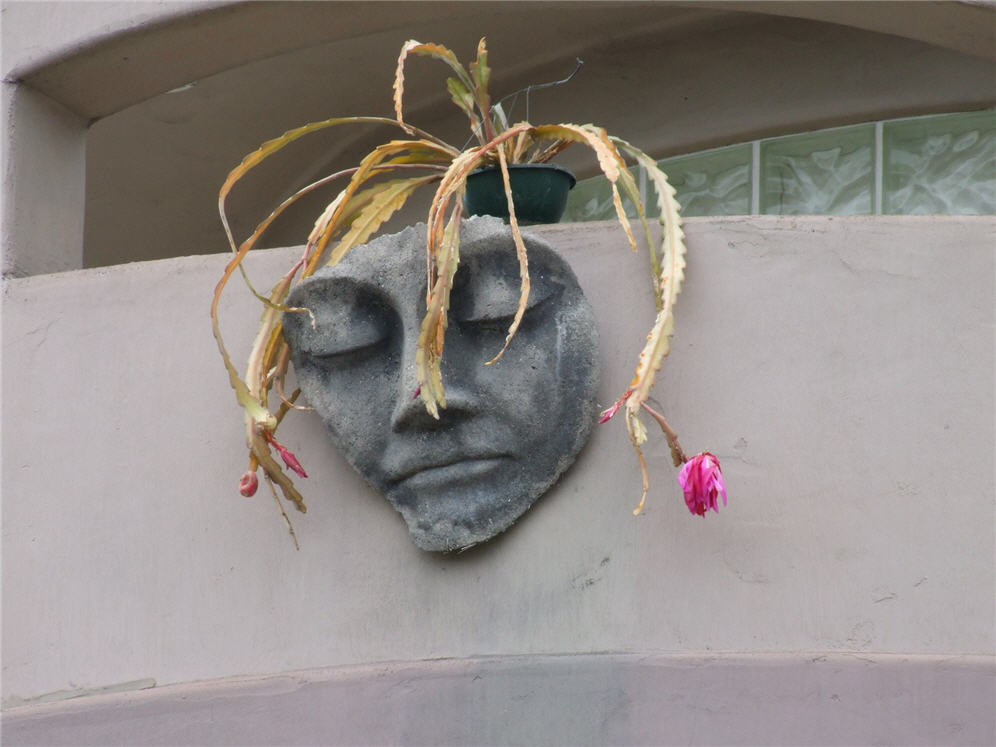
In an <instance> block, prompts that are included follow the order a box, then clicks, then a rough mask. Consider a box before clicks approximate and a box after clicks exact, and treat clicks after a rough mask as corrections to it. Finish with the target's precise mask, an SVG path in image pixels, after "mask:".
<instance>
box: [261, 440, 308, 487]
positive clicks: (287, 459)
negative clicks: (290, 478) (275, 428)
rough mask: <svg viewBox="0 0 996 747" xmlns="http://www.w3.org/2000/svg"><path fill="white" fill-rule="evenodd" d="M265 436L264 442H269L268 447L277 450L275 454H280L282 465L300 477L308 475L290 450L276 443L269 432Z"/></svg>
mask: <svg viewBox="0 0 996 747" xmlns="http://www.w3.org/2000/svg"><path fill="white" fill-rule="evenodd" d="M265 435H266V440H267V441H269V442H270V445H271V446H272V447H273V448H274V449H276V450H277V452H278V453H279V454H280V457H281V458H282V459H283V460H284V464H286V465H287V469H290V470H293V471H294V472H296V473H297V474H299V475H300V476H301V477H307V476H308V473H307V472H305V471H304V467H302V466H301V463H300V462H299V461H297V457H296V456H294V454H293V453H292V452H291V450H290V449H288V448H287V447H286V446H284V445H283V444H280V443H278V442H277V439H275V438H274V437H273V434H272V433H270V432H269V431H266V434H265Z"/></svg>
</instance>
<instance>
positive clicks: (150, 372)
mask: <svg viewBox="0 0 996 747" xmlns="http://www.w3.org/2000/svg"><path fill="white" fill-rule="evenodd" d="M994 227H996V222H994V220H993V219H990V218H957V219H956V218H937V217H933V218H836V219H833V218H781V219H780V218H755V219H744V218H729V219H691V220H688V221H687V235H688V244H689V247H690V252H691V254H690V261H689V268H688V280H687V284H686V286H685V290H684V293H683V296H682V298H681V303H680V306H679V309H678V319H677V336H676V338H675V342H674V346H673V351H672V354H671V356H670V357H669V359H668V360H667V361H666V363H665V366H664V368H663V370H662V372H661V380H660V384H659V386H658V388H657V399H658V401H659V404H660V405H661V407H663V408H664V410H665V411H666V412H667V413H668V414H669V415H670V418H671V421H672V423H673V424H674V425H675V427H676V428H677V429H678V430H679V432H680V434H681V435H682V438H683V441H684V443H685V445H686V447H687V448H688V449H690V450H699V449H710V450H712V451H713V452H714V453H716V454H717V455H718V456H719V458H720V459H721V460H722V462H723V466H724V470H725V473H726V478H727V482H728V485H729V488H730V506H729V508H727V509H726V510H724V511H723V512H722V513H721V514H720V515H719V516H714V515H712V516H709V517H708V518H706V519H704V520H703V519H700V518H698V517H693V516H691V515H690V514H688V512H687V511H686V509H685V507H684V505H683V502H682V499H681V494H680V490H679V488H678V486H677V484H676V482H675V480H674V470H673V468H672V467H671V466H669V464H668V457H667V449H666V446H665V445H664V442H663V440H662V439H660V438H658V437H656V436H655V437H653V438H652V440H651V444H650V446H649V448H648V449H647V455H648V459H649V462H650V466H651V471H652V474H653V476H654V482H653V488H652V492H651V495H650V498H649V500H648V507H647V510H646V512H645V514H644V515H643V516H641V517H639V518H634V517H633V516H632V515H631V512H630V509H631V508H632V507H633V506H634V505H635V502H636V500H637V499H638V497H639V473H638V472H637V470H636V463H635V459H634V457H633V454H632V453H631V451H630V448H629V445H628V442H627V440H626V437H625V434H624V429H623V427H622V424H621V423H617V422H612V423H610V424H608V425H605V426H602V427H600V428H599V429H597V432H596V434H595V436H594V437H593V439H592V441H591V443H590V444H589V446H588V447H587V449H586V450H585V451H584V452H583V454H582V457H581V459H580V461H579V463H578V464H577V465H576V466H575V467H574V468H573V470H572V471H571V472H570V473H569V474H568V475H567V476H566V478H565V479H564V480H563V481H562V482H561V483H560V484H559V485H558V486H557V487H556V488H555V489H554V490H553V491H551V492H550V493H549V494H548V495H547V496H545V497H544V498H543V499H542V500H541V501H540V502H539V503H538V504H537V505H536V506H535V507H534V508H533V509H532V510H531V511H530V512H529V513H528V514H527V515H526V516H525V517H524V519H523V520H522V521H521V523H520V524H519V525H517V526H515V527H513V528H512V530H510V531H509V532H508V533H506V534H505V535H503V536H502V537H500V538H498V539H497V540H495V541H493V542H491V543H489V544H487V545H485V546H483V547H481V548H479V549H475V550H473V551H470V552H467V553H464V554H462V555H456V556H439V555H430V554H426V553H423V552H421V551H419V550H417V549H416V548H415V547H414V546H413V545H412V544H411V543H410V542H409V540H408V538H407V534H406V531H405V529H404V526H403V523H402V522H401V520H400V518H399V517H397V516H396V515H395V514H394V512H393V511H392V510H391V509H390V507H389V506H388V504H387V503H386V501H384V500H383V499H381V498H379V497H378V496H376V495H375V494H373V493H371V491H370V490H369V489H368V488H367V487H365V486H364V485H363V483H362V482H361V480H360V479H359V478H358V477H357V476H356V475H354V474H353V473H352V472H351V471H350V470H349V468H348V467H347V466H346V465H345V464H344V463H343V461H342V460H341V458H340V457H339V456H338V455H337V454H336V453H335V452H334V451H333V450H332V449H331V447H330V446H329V445H328V444H327V443H326V441H325V439H324V437H323V435H322V432H321V429H320V427H319V423H318V422H317V420H315V419H312V418H310V417H308V416H301V417H299V418H297V419H295V420H294V421H292V422H288V423H287V424H286V427H284V428H282V430H281V433H282V435H283V440H284V441H285V442H286V443H287V444H288V445H289V446H290V448H291V449H292V450H294V451H295V452H296V453H297V454H298V455H299V456H300V457H301V459H302V461H303V462H304V464H305V465H306V467H307V469H308V471H309V474H310V475H311V477H310V479H308V480H306V481H303V486H302V487H303V488H304V491H305V495H306V497H307V499H308V501H309V506H310V510H309V513H308V514H307V515H306V516H301V515H298V514H294V515H293V516H292V519H293V520H294V523H295V527H296V529H297V533H298V536H299V538H300V542H301V550H300V552H297V551H295V550H294V547H293V545H292V543H291V541H290V538H289V537H288V535H287V533H286V530H285V529H284V527H283V524H282V522H281V520H280V518H279V515H278V514H277V512H276V509H275V506H274V505H273V503H272V501H271V500H270V498H268V497H267V495H266V494H265V492H264V491H262V490H261V492H260V493H259V494H258V495H257V496H256V497H255V498H253V499H251V500H247V499H244V498H242V497H240V496H239V495H238V493H237V490H236V483H237V480H238V477H239V475H240V474H241V472H242V471H243V470H244V468H245V463H244V461H245V460H244V455H243V452H242V448H241V435H240V431H241V425H240V418H239V416H238V412H237V408H236V405H235V403H234V398H233V396H232V392H231V390H230V389H229V387H228V384H227V381H226V378H225V375H224V372H223V369H222V367H221V365H220V363H219V361H218V358H217V354H216V352H215V350H214V346H213V341H212V338H211V335H210V331H209V324H208V315H207V305H208V298H209V296H210V292H211V288H212V287H213V285H214V283H215V281H216V279H217V278H218V276H219V274H220V271H221V268H222V263H223V261H224V257H222V256H203V257H189V258H181V259H173V260H164V261H161V262H152V263H141V264H134V265H129V266H125V267H120V268H113V269H99V270H89V271H79V272H71V273H62V274H57V275H49V276H40V277H35V278H26V279H20V280H10V281H8V282H7V283H6V284H5V286H4V299H3V390H2V395H3V462H2V469H3V473H2V479H3V483H2V488H3V515H2V519H3V548H2V552H3V556H2V562H3V573H4V580H3V581H4V582H3V697H4V699H5V700H6V702H7V703H8V705H14V704H17V703H22V702H25V701H30V700H31V699H34V698H37V697H38V696H42V695H44V694H46V693H53V692H57V691H63V692H62V693H61V694H60V695H58V696H56V697H64V696H66V695H67V694H73V693H75V694H79V693H80V692H87V691H90V690H92V689H94V688H102V687H108V686H116V685H121V683H127V684H124V685H122V686H123V687H124V688H126V689H127V688H128V687H138V686H147V685H148V684H150V681H153V680H154V682H155V683H156V684H158V685H165V684H168V683H176V682H184V681H190V680H199V679H207V678H217V677H225V676H229V675H233V674H258V673H268V672H280V671H286V670H294V669H302V668H308V667H314V666H335V665H350V664H360V663H365V662H376V661H385V660H421V659H434V658H439V657H467V656H481V655H488V656H490V655H518V654H562V653H584V652H597V651H610V652H646V653H661V652H677V653H683V654H693V653H694V654H695V655H699V654H702V653H703V652H712V653H717V654H722V653H724V652H750V653H752V654H765V653H772V654H773V653H785V652H809V653H805V654H802V653H800V654H799V656H800V657H810V658H811V656H812V655H816V656H819V655H823V654H826V653H834V652H836V653H840V652H861V653H869V654H870V653H876V654H881V653H895V654H908V655H913V656H917V655H928V654H930V655H933V654H942V655H948V654H951V655H956V654H973V655H979V654H984V655H992V654H993V652H994V649H996V646H994V567H993V553H994V544H993V529H992V528H993V520H994V501H993V454H994V450H993V447H994V423H993V418H994V396H993V389H994V381H996V376H994V349H993V334H994V308H996V304H994V254H993V251H992V246H993V243H992V240H993V233H994V231H993V229H994ZM540 232H541V233H542V234H544V235H546V236H547V237H548V238H549V239H550V240H551V241H553V242H554V243H555V244H556V245H557V246H559V247H561V248H562V249H563V251H564V253H565V254H566V255H567V256H568V257H569V258H570V260H571V261H572V262H573V263H574V265H575V267H576V268H577V272H578V274H579V276H580V278H581V281H582V285H583V287H584V288H585V289H586V292H587V293H588V295H589V297H590V298H591V300H592V302H593V304H594V305H595V308H596V312H597V313H598V315H599V317H600V319H601V325H602V326H601V336H602V340H603V345H602V358H603V387H602V393H601V396H600V397H601V401H602V403H603V404H606V405H607V404H609V403H610V402H611V401H612V400H613V399H614V398H615V397H616V396H617V395H618V394H619V392H620V391H621V389H622V388H624V387H625V385H626V383H627V381H628V379H629V376H630V374H631V372H632V366H633V361H634V357H635V355H636V353H637V351H638V349H639V347H640V344H641V340H642V337H643V333H644V327H645V326H646V325H647V324H648V322H649V320H650V319H651V317H652V306H651V303H650V300H649V299H648V298H647V297H646V282H647V281H646V279H645V277H644V275H643V272H644V262H645V261H646V257H645V255H642V254H641V255H634V254H632V253H631V252H630V251H629V250H628V249H627V248H626V247H625V245H624V243H623V240H622V238H621V236H620V234H619V230H618V229H617V228H615V227H613V226H611V225H608V224H586V225H584V226H580V225H578V226H571V225H563V226H553V227H544V228H542V229H540ZM293 253H294V250H273V251H267V252H263V253H261V254H260V255H259V256H258V257H256V258H254V261H253V262H252V263H251V269H252V272H253V275H254V277H255V278H256V280H257V281H258V282H259V284H260V285H262V286H265V285H266V284H267V282H268V281H269V279H270V278H275V277H276V275H275V273H276V271H277V268H278V266H279V265H280V264H281V263H282V262H284V261H286V260H287V258H288V257H289V256H291V255H292V254H293ZM257 313H258V312H257V311H256V310H255V309H254V307H253V303H252V302H251V299H250V298H249V297H248V294H247V293H245V292H242V291H241V290H240V291H238V292H236V293H233V294H231V295H230V297H229V299H228V300H227V301H226V303H225V307H224V309H223V312H222V314H223V323H224V327H225V329H226V330H227V331H228V336H229V339H230V342H231V344H232V347H233V349H235V350H236V351H240V350H241V351H244V350H245V345H247V344H248V341H249V339H250V337H251V334H252V326H253V325H252V321H251V320H252V318H253V317H255V316H256V314H257ZM240 315H241V316H240ZM813 652H815V654H813ZM800 661H801V659H800Z"/></svg>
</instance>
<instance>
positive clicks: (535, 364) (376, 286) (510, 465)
mask: <svg viewBox="0 0 996 747" xmlns="http://www.w3.org/2000/svg"><path fill="white" fill-rule="evenodd" d="M524 239H525V241H526V246H527V248H528V250H529V267H530V278H531V281H532V287H531V291H530V295H529V302H528V310H527V312H526V315H525V317H524V318H523V322H522V325H521V327H520V328H519V331H518V333H517V335H516V337H515V338H514V339H513V341H512V343H511V345H510V346H509V348H508V350H507V351H506V352H505V355H504V356H503V357H502V359H501V360H499V361H498V362H497V363H495V364H494V365H491V366H485V365H484V363H485V361H487V360H489V359H491V358H492V357H493V356H494V355H495V354H496V353H497V352H498V351H499V350H500V349H501V346H502V343H503V341H504V338H505V334H506V332H507V329H508V326H509V323H510V322H511V319H512V316H513V315H514V313H515V310H516V306H517V304H518V299H519V269H518V260H517V258H516V254H515V247H514V244H513V242H512V236H511V230H510V229H509V228H508V227H507V226H505V225H504V224H503V223H502V222H501V221H500V220H497V219H492V218H477V219H472V220H469V221H465V222H464V224H463V228H462V232H461V247H460V267H459V269H458V271H457V274H456V278H455V280H454V287H453V291H452V295H451V299H450V314H449V326H448V329H447V334H446V346H445V350H444V352H443V360H442V371H443V383H444V385H445V387H446V402H447V406H446V408H445V409H443V410H441V411H440V418H439V419H438V420H436V419H434V418H432V417H431V416H430V415H429V414H428V413H427V412H426V411H425V408H424V406H423V404H422V402H421V401H420V400H419V399H416V398H415V397H414V396H413V395H414V393H415V391H416V386H417V382H416V378H415V350H416V343H417V340H418V335H419V328H420V325H421V320H422V316H423V315H424V313H425V289H426V285H425V283H426V281H425V260H424V256H425V227H424V225H422V224H419V225H418V226H414V227H410V228H408V229H405V230H404V231H402V232H401V233H398V234H394V235H391V236H384V237H381V238H379V239H377V240H375V241H373V242H371V243H369V244H367V245H364V246H360V247H357V248H355V249H353V250H352V252H351V253H350V254H349V255H348V256H347V257H346V258H345V259H344V260H343V261H342V262H340V263H339V264H338V265H336V266H335V267H331V268H327V269H325V270H322V271H320V272H318V273H316V274H315V275H314V276H313V277H312V278H309V279H308V280H307V281H305V282H304V283H302V284H301V285H300V286H299V287H298V288H297V289H295V291H294V292H293V293H292V295H291V297H290V299H289V303H290V304H291V305H293V306H300V307H306V308H308V309H310V310H311V311H312V312H313V314H314V316H315V325H312V323H311V320H310V318H309V316H308V315H305V314H300V313H288V314H285V315H284V334H285V336H286V339H287V341H288V343H289V344H290V346H291V350H292V354H293V362H294V368H295V370H296V373H297V377H298V380H299V382H300V386H301V389H302V391H303V392H304V394H305V396H306V397H307V399H308V402H309V403H310V404H311V405H312V406H313V407H314V408H315V410H316V411H317V412H318V414H319V415H320V416H321V418H322V420H323V421H324V423H325V425H326V428H327V430H328V432H329V434H330V435H331V437H332V440H333V442H334V443H335V444H336V446H337V447H338V448H339V449H340V450H341V451H342V453H343V454H344V455H345V456H346V458H347V459H348V461H349V462H350V464H352V465H353V467H354V468H355V469H356V470H357V471H358V472H359V473H360V474H361V475H363V477H364V478H365V479H366V480H367V481H368V482H369V483H370V484H371V485H373V486H374V487H375V488H376V489H377V490H378V491H379V492H381V493H383V494H384V495H385V496H386V497H387V498H388V500H389V501H390V502H391V504H392V505H393V506H394V507H395V508H396V509H397V510H398V511H399V512H400V513H401V515H402V516H403V517H404V519H405V521H406V522H407V524H408V529H409V532H410V533H411V536H412V539H413V540H414V541H415V543H416V544H417V545H418V546H419V547H421V548H423V549H425V550H457V549H463V548H466V547H469V546H471V545H474V544H477V543H479V542H483V541H485V540H487V539H490V538H491V537H494V536H495V535H497V534H498V533H500V532H502V531H504V530H505V529H507V528H508V527H509V526H510V525H511V524H512V523H513V522H514V521H515V520H516V519H518V518H519V517H520V516H521V515H522V514H523V513H524V512H525V511H526V510H527V509H528V508H529V507H530V506H531V505H532V504H533V502H534V501H535V500H536V499H537V498H538V497H539V496H540V495H542V494H543V493H544V492H545V491H546V490H547V489H548V488H549V487H550V486H551V485H552V484H553V483H554V482H555V481H556V479H557V478H558V477H559V476H560V475H561V474H562V473H563V472H564V470H565V469H567V467H568V466H570V464H571V463H572V462H573V461H574V458H575V456H576V455H577V453H578V451H579V450H580V449H581V447H582V446H583V445H584V443H585V441H586V440H587V438H588V435H589V433H590V431H591V427H592V425H593V423H594V420H595V416H596V412H597V404H596V401H595V397H596V391H597V389H598V360H599V356H598V334H597V329H596V326H595V319H594V315H593V312H592V310H591V307H590V305H589V304H588V301H587V300H586V299H585V297H584V295H583V294H582V292H581V289H580V287H579V286H578V283H577V279H576V278H575V276H574V273H573V272H572V271H571V269H570V268H569V267H568V265H567V264H566V262H564V260H563V259H561V258H560V256H559V255H557V253H556V252H555V251H554V250H553V249H552V247H550V246H549V244H547V243H545V242H543V241H541V240H539V239H537V238H535V237H531V236H529V235H528V234H524Z"/></svg>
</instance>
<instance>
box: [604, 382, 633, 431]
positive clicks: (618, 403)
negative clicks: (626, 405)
mask: <svg viewBox="0 0 996 747" xmlns="http://www.w3.org/2000/svg"><path fill="white" fill-rule="evenodd" d="M632 393H633V390H632V389H627V390H626V393H625V394H623V396H621V397H620V398H619V399H617V400H616V403H615V404H614V405H612V407H610V408H609V409H608V410H605V411H603V412H602V417H600V418H599V419H598V424H599V425H601V424H602V423H608V422H609V421H610V420H611V419H612V416H613V415H615V414H616V413H617V412H618V411H619V408H620V407H622V405H623V402H625V401H626V400H627V399H629V395H631V394H632Z"/></svg>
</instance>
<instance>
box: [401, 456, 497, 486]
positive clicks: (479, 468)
mask: <svg viewBox="0 0 996 747" xmlns="http://www.w3.org/2000/svg"><path fill="white" fill-rule="evenodd" d="M509 459H510V457H509V456H507V455H505V454H498V455H492V454H482V455H479V456H478V455H470V454H466V455H454V456H451V457H446V458H442V459H433V460H429V461H426V462H422V463H418V464H409V465H405V466H404V467H402V468H401V469H400V470H398V471H396V472H394V474H393V475H392V476H391V483H392V484H394V485H401V484H404V485H406V486H407V487H410V488H416V489H417V488H422V487H434V486H439V485H446V484H450V483H459V482H461V481H463V480H473V479H476V478H479V477H483V476H486V475H490V474H491V473H493V472H496V471H498V470H499V469H501V468H502V467H503V466H504V465H505V464H506V463H507V462H508V461H509Z"/></svg>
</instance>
